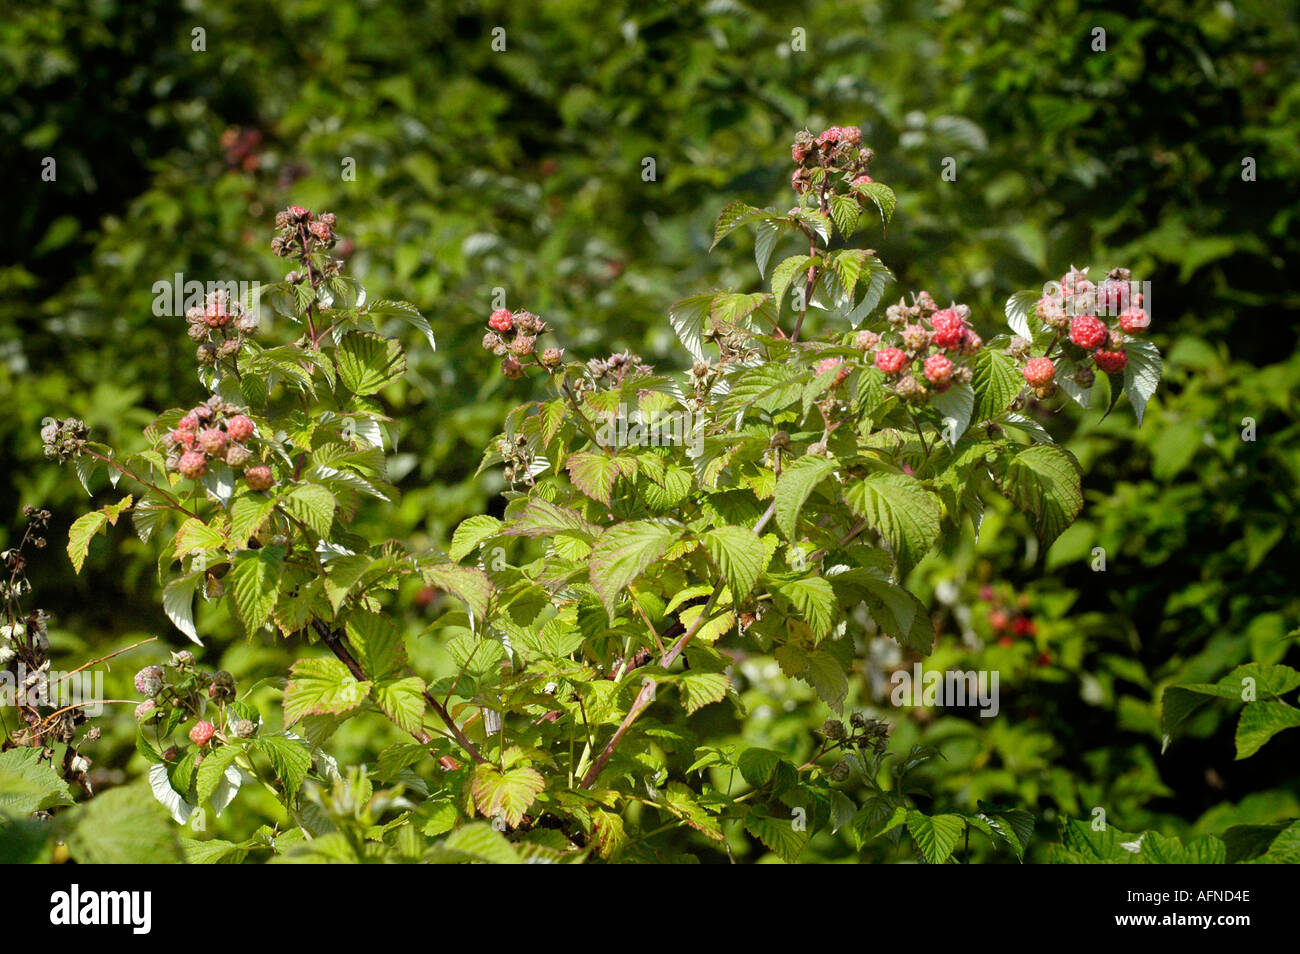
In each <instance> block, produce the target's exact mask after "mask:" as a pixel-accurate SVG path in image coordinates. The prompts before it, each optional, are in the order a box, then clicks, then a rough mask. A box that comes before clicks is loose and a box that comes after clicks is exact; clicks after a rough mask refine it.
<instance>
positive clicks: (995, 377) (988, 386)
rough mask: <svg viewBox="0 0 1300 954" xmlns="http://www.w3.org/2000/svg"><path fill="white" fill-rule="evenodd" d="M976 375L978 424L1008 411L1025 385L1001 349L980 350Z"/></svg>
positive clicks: (973, 417)
mask: <svg viewBox="0 0 1300 954" xmlns="http://www.w3.org/2000/svg"><path fill="white" fill-rule="evenodd" d="M973 371H974V374H973V376H972V377H971V387H972V388H974V390H975V412H974V415H973V416H972V420H975V421H987V420H991V419H992V418H995V417H997V416H998V415H999V414H1001V413H1002V412H1003V411H1005V410H1006V409H1007V408H1009V407H1010V406H1011V402H1012V401H1014V400H1015V399H1016V397H1017V396H1018V395H1019V394H1020V390H1021V388H1022V386H1023V385H1024V383H1025V379H1024V377H1023V376H1022V375H1021V374H1020V372H1019V371H1017V370H1016V364H1015V362H1014V361H1012V360H1011V356H1010V355H1008V354H1007V353H1006V352H1005V351H1002V350H1000V349H998V348H983V349H981V350H980V352H979V354H977V355H976V356H975V366H974V369H973Z"/></svg>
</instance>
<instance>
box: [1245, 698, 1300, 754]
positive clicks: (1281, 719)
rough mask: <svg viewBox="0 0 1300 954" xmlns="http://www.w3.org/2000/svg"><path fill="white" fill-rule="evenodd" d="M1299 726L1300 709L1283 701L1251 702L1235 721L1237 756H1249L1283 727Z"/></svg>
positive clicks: (1292, 727)
mask: <svg viewBox="0 0 1300 954" xmlns="http://www.w3.org/2000/svg"><path fill="white" fill-rule="evenodd" d="M1296 726H1300V709H1296V708H1295V707H1293V706H1289V705H1287V704H1286V703H1285V702H1251V703H1249V704H1247V706H1246V708H1244V709H1242V710H1241V718H1240V720H1238V722H1237V758H1238V759H1245V758H1250V756H1252V755H1254V754H1255V753H1256V752H1258V751H1259V750H1260V749H1261V748H1262V747H1263V746H1264V744H1265V743H1266V742H1268V741H1269V739H1271V738H1273V736H1275V735H1277V734H1278V733H1279V732H1281V731H1282V730H1283V729H1294V728H1295V727H1296Z"/></svg>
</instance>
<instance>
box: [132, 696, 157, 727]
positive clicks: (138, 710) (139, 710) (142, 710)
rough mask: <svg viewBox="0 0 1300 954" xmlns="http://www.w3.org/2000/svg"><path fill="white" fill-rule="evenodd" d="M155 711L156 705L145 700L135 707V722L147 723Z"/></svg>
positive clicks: (150, 700) (149, 700) (151, 701)
mask: <svg viewBox="0 0 1300 954" xmlns="http://www.w3.org/2000/svg"><path fill="white" fill-rule="evenodd" d="M157 709H158V703H156V702H154V701H153V700H152V699H146V700H145V701H144V702H142V703H140V704H139V705H138V706H136V707H135V721H136V722H148V721H149V720H150V719H152V718H153V717H154V713H155V712H156V711H157Z"/></svg>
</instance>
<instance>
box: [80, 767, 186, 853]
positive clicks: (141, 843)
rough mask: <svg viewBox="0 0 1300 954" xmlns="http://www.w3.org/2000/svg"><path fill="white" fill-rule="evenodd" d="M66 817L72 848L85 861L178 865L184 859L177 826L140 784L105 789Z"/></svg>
mask: <svg viewBox="0 0 1300 954" xmlns="http://www.w3.org/2000/svg"><path fill="white" fill-rule="evenodd" d="M60 821H61V822H62V823H63V824H69V825H70V830H69V831H68V835H67V845H68V852H69V854H71V855H72V857H73V858H74V859H75V860H76V861H77V862H78V863H80V864H90V865H117V864H137V865H138V864H175V863H177V862H179V861H181V860H182V856H181V849H180V842H179V841H178V840H177V838H176V826H175V825H173V824H172V822H171V820H170V819H169V818H168V817H167V814H166V812H165V811H164V810H163V809H162V807H161V806H160V805H159V804H158V803H157V802H156V801H155V800H154V799H153V797H152V796H151V795H150V794H149V791H148V789H147V788H144V787H142V786H140V785H130V786H122V787H120V788H110V789H109V790H108V791H105V792H101V793H100V794H98V795H96V796H95V797H94V798H92V799H91V800H90V801H88V802H84V803H83V804H81V805H78V806H77V808H76V809H75V810H73V811H72V812H69V813H68V817H67V818H65V819H60Z"/></svg>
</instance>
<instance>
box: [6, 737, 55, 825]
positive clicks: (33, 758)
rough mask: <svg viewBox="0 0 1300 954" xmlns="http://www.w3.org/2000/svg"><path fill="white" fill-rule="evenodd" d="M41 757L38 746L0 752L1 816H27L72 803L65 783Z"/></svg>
mask: <svg viewBox="0 0 1300 954" xmlns="http://www.w3.org/2000/svg"><path fill="white" fill-rule="evenodd" d="M40 756H41V750H40V749H39V748H30V747H26V746H23V747H19V748H13V749H10V750H9V751H7V752H0V816H4V815H10V816H22V815H30V814H31V813H32V812H39V811H44V810H45V809H47V808H54V807H55V806H56V805H71V804H72V792H70V791H69V790H68V785H67V783H66V782H64V781H63V779H62V778H61V777H60V776H59V773H58V772H57V771H55V769H54V766H53V765H52V764H51V763H50V762H47V761H42V760H41V757H40ZM2 824H3V820H2V818H0V825H2Z"/></svg>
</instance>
